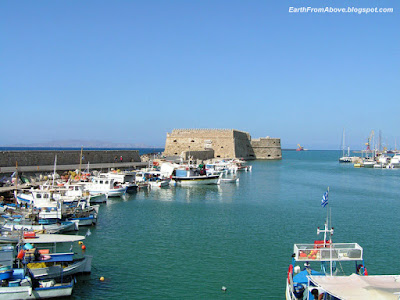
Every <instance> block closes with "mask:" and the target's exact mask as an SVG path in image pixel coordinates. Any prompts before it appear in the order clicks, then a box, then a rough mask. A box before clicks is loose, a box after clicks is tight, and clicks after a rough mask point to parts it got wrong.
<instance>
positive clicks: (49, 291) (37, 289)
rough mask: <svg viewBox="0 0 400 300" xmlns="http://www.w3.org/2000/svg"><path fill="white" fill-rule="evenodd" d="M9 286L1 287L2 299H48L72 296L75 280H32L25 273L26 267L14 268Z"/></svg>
mask: <svg viewBox="0 0 400 300" xmlns="http://www.w3.org/2000/svg"><path fill="white" fill-rule="evenodd" d="M5 282H6V283H8V286H1V287H0V299H4V300H25V299H47V298H58V297H68V296H71V294H72V290H73V288H74V280H73V279H71V280H69V281H67V282H57V281H55V280H54V279H51V280H39V281H32V280H31V279H30V277H29V276H27V275H25V274H24V269H13V274H12V275H11V277H10V279H9V280H8V281H5Z"/></svg>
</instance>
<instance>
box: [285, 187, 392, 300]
mask: <svg viewBox="0 0 400 300" xmlns="http://www.w3.org/2000/svg"><path fill="white" fill-rule="evenodd" d="M326 195H327V194H326ZM324 200H326V202H327V196H326V198H325V194H324V198H323V201H324ZM321 204H322V205H323V206H325V205H326V204H324V203H323V202H322V203H321ZM328 220H329V219H328V217H327V219H326V222H325V226H324V229H322V230H320V229H319V227H318V229H317V234H320V233H323V234H324V237H323V240H316V241H314V243H312V244H295V245H294V248H293V252H294V253H293V255H292V262H291V264H289V268H288V272H287V278H286V299H287V300H299V299H360V300H361V299H398V295H396V294H398V292H399V291H400V276H399V275H382V276H379V275H377V276H367V275H368V271H367V269H366V267H365V264H364V259H363V252H364V251H363V248H362V247H361V246H360V245H359V244H357V243H333V242H332V235H333V228H329V225H328ZM346 262H348V263H350V265H349V266H346ZM303 264H304V268H303V270H301V267H302V265H303ZM349 271H350V272H353V274H351V275H346V273H345V272H349ZM396 292H397V293H396Z"/></svg>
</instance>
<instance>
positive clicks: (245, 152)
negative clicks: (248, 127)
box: [234, 131, 255, 159]
mask: <svg viewBox="0 0 400 300" xmlns="http://www.w3.org/2000/svg"><path fill="white" fill-rule="evenodd" d="M250 140H251V136H250V134H249V133H247V132H243V131H234V142H235V156H234V157H240V158H244V159H255V155H254V152H253V149H252V147H251V144H250Z"/></svg>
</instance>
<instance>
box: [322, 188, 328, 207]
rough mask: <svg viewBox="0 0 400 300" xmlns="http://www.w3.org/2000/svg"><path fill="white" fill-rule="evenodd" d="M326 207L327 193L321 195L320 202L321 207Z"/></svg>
mask: <svg viewBox="0 0 400 300" xmlns="http://www.w3.org/2000/svg"><path fill="white" fill-rule="evenodd" d="M327 205H328V191H326V192H325V193H324V194H323V195H322V200H321V206H322V207H325V206H327Z"/></svg>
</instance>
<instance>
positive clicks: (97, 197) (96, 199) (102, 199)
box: [89, 193, 108, 204]
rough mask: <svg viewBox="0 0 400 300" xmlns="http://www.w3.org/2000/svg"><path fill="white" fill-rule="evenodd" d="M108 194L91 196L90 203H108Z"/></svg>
mask: <svg viewBox="0 0 400 300" xmlns="http://www.w3.org/2000/svg"><path fill="white" fill-rule="evenodd" d="M107 198H108V196H107V194H104V193H99V194H93V195H92V194H90V196H89V202H90V203H91V204H92V203H104V202H107Z"/></svg>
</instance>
